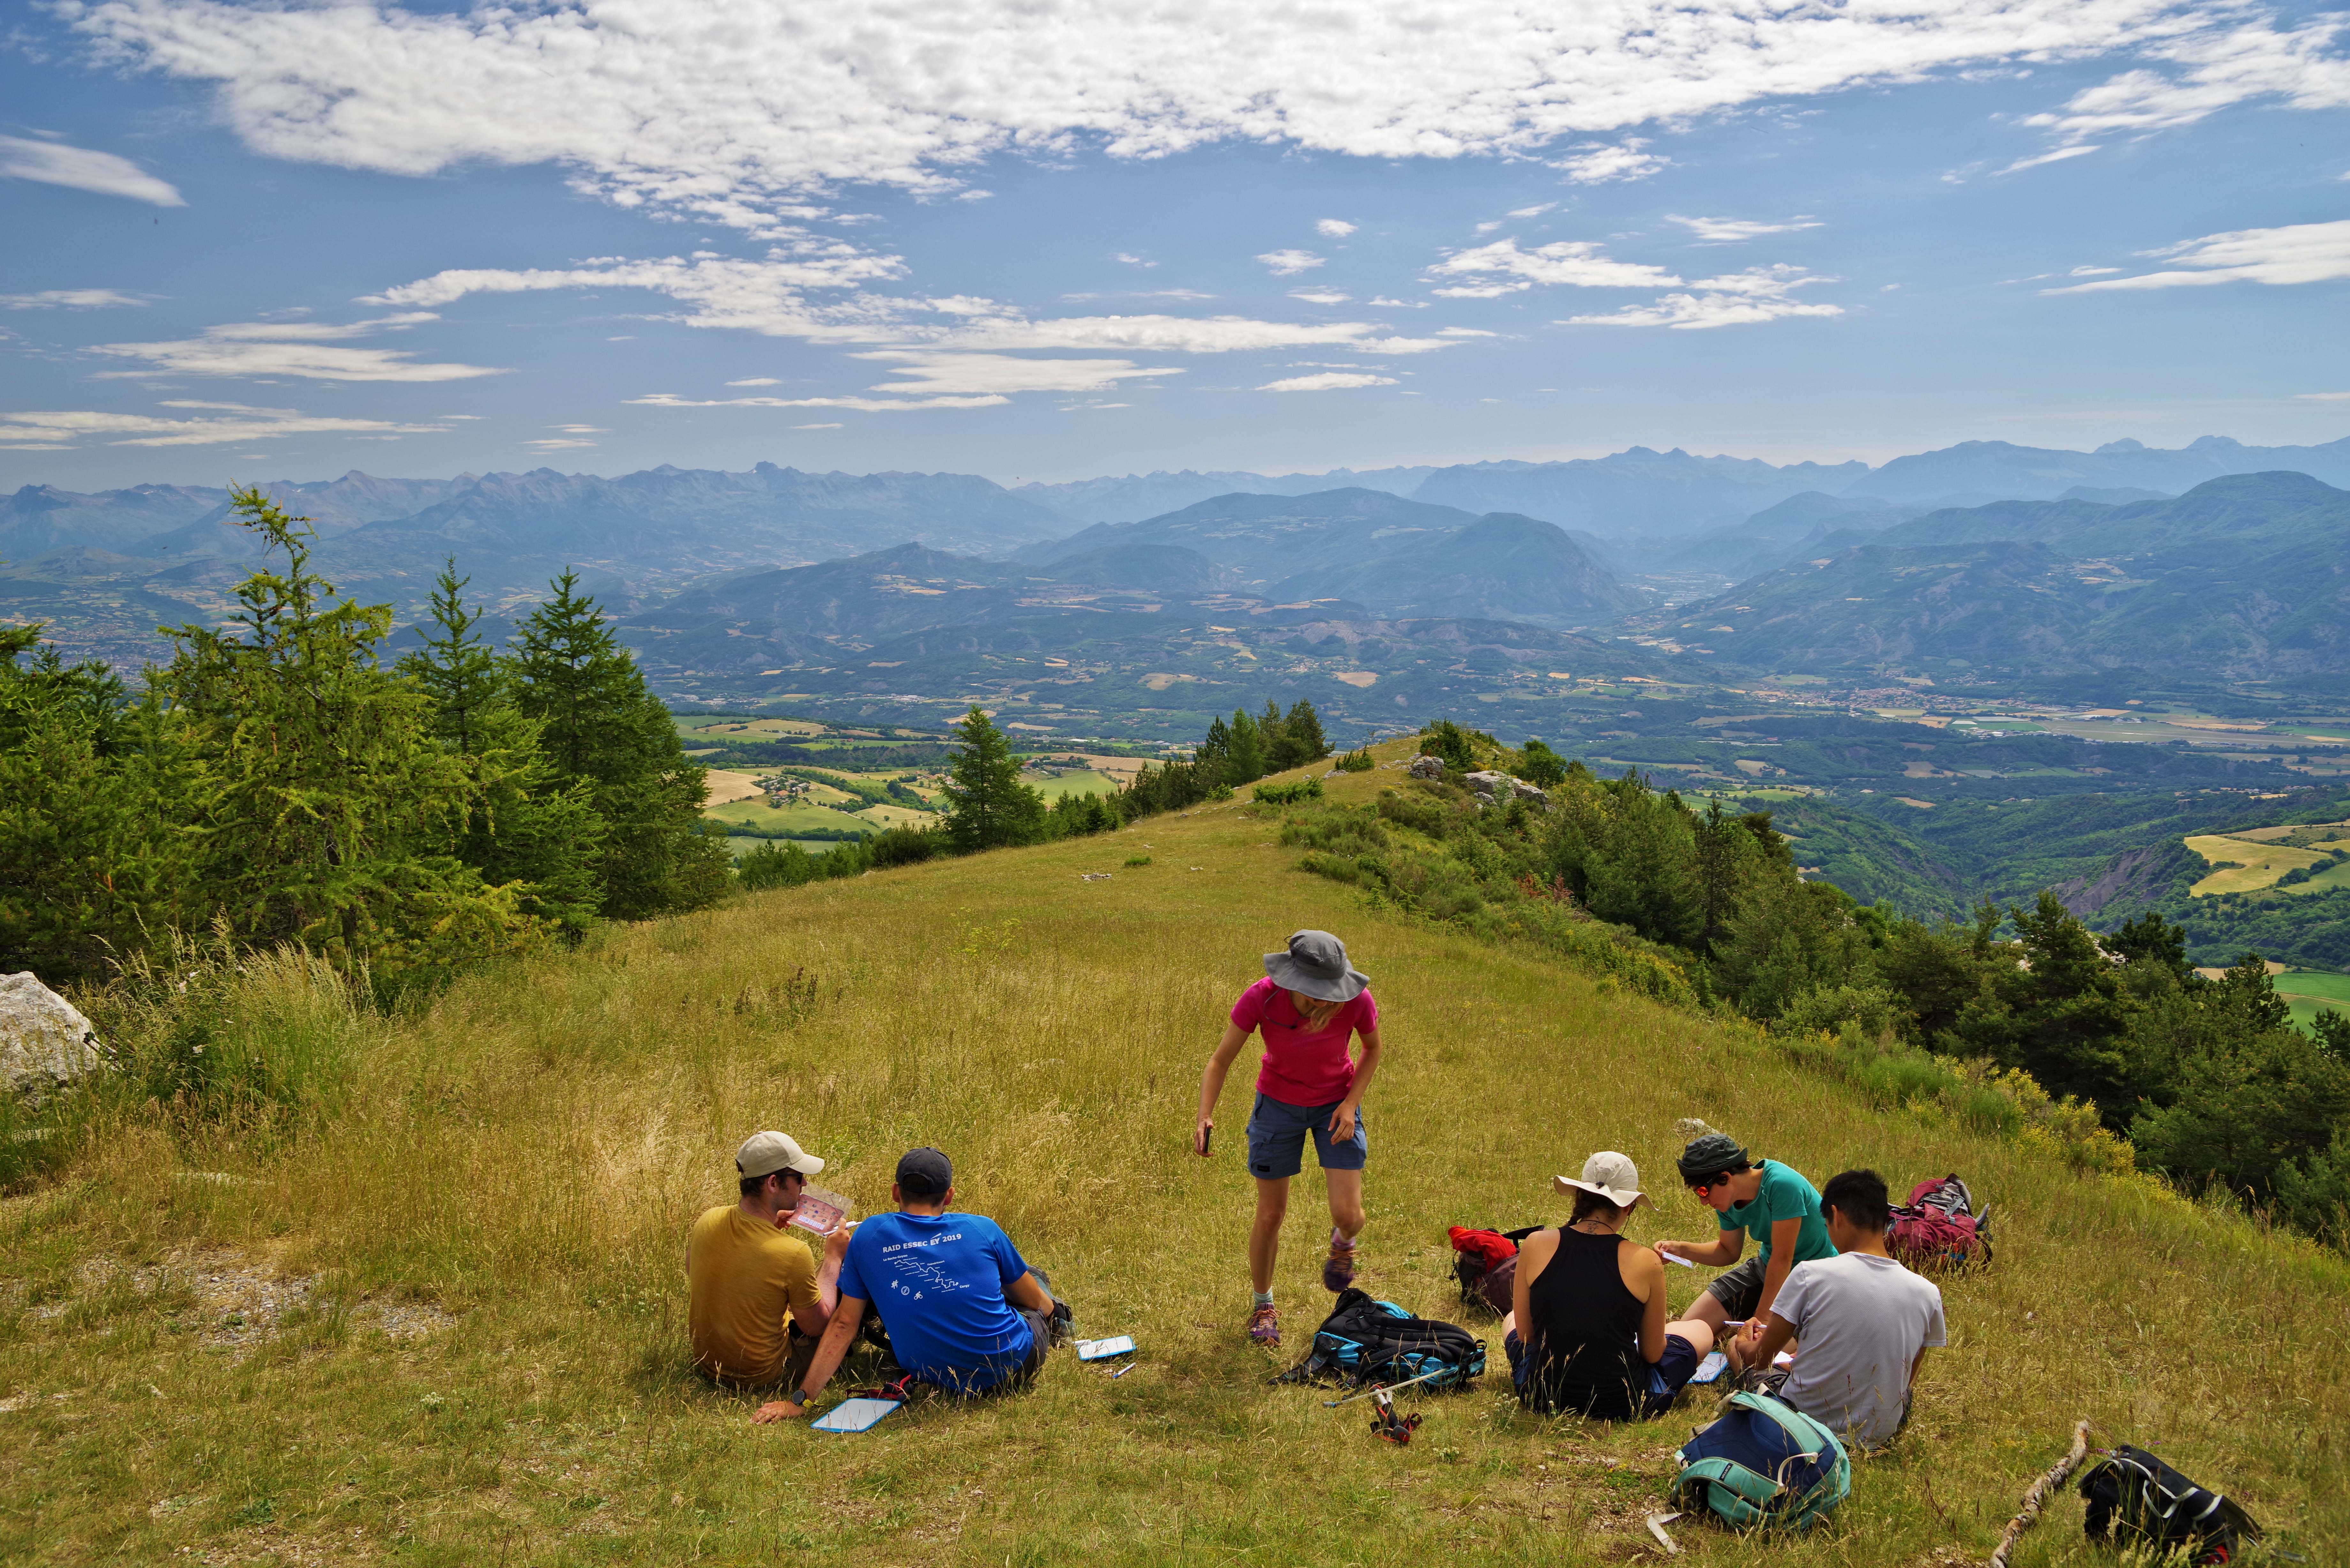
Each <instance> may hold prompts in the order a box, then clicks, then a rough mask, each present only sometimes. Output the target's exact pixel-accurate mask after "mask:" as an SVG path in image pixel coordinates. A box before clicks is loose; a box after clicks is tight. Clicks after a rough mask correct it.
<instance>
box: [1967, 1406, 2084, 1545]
mask: <svg viewBox="0 0 2350 1568" xmlns="http://www.w3.org/2000/svg"><path fill="white" fill-rule="evenodd" d="M2088 1455H2089V1423H2088V1422H2086V1421H2083V1422H2080V1423H2079V1424H2077V1425H2076V1426H2074V1428H2073V1450H2072V1452H2070V1453H2068V1454H2066V1455H2065V1456H2064V1458H2063V1459H2059V1460H2057V1461H2056V1466H2055V1468H2054V1469H2052V1470H2050V1471H2049V1472H2048V1473H2047V1474H2046V1475H2044V1476H2042V1477H2041V1478H2040V1479H2039V1480H2036V1481H2033V1483H2032V1490H2030V1491H2027V1492H2025V1493H2024V1494H2023V1506H2022V1508H2021V1509H2019V1510H2017V1511H2016V1515H2015V1517H2014V1518H2013V1519H2011V1520H2009V1521H2007V1533H2006V1534H2005V1535H2002V1536H2001V1537H2000V1540H1999V1549H1998V1550H1997V1551H1995V1552H1992V1553H1991V1568H2007V1557H2008V1553H2009V1552H2013V1551H2014V1550H2015V1543H2016V1542H2018V1541H2019V1540H2021V1539H2022V1536H2023V1532H2025V1531H2027V1530H2029V1529H2031V1528H2032V1527H2033V1525H2034V1524H2036V1523H2038V1522H2039V1521H2040V1505H2041V1504H2042V1503H2044V1502H2046V1501H2048V1499H2049V1496H2050V1494H2051V1493H2053V1492H2054V1491H2055V1490H2056V1489H2057V1488H2059V1487H2061V1486H2063V1485H2064V1482H2065V1480H2066V1479H2067V1478H2069V1477H2070V1476H2071V1475H2072V1473H2073V1472H2074V1470H2075V1469H2079V1468H2080V1464H2081V1461H2082V1460H2083V1459H2086V1458H2088Z"/></svg>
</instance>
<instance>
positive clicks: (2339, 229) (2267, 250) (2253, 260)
mask: <svg viewBox="0 0 2350 1568" xmlns="http://www.w3.org/2000/svg"><path fill="white" fill-rule="evenodd" d="M2139 254H2141V255H2145V256H2148V257H2153V258H2158V259H2161V260H2166V261H2168V262H2169V263H2171V264H2172V265H2170V266H2169V267H2168V268H2167V269H2165V270H2163V271H2160V272H2145V273H2138V274H2136V275H2132V276H2128V277H2107V278H2100V279H2098V280H2097V281H2096V282H2095V283H2076V284H2073V285H2071V286H2067V287H2064V288H2046V289H2043V290H2041V292H2042V293H2043V294H2098V293H2103V292H2106V291H2107V290H2111V289H2145V288H2194V287H2199V286H2203V285H2206V284H2215V283H2265V284H2278V285H2282V284H2295V283H2331V282H2334V281H2335V280H2336V279H2340V278H2345V277H2350V220H2344V221H2337V222H2334V223H2292V224H2288V225H2286V226H2284V227H2282V228H2275V229H2234V230H2230V232H2228V233H2226V234H2205V235H2204V236H2203V237H2202V238H2200V239H2194V240H2181V241H2180V242H2178V244H2175V245H2164V246H2162V247H2161V248H2160V249H2158V250H2151V251H2142V252H2140V253H2139Z"/></svg>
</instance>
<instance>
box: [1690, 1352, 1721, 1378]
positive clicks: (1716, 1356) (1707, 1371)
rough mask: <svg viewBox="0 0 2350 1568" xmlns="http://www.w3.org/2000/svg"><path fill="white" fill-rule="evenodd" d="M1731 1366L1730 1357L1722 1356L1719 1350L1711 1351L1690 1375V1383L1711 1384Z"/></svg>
mask: <svg viewBox="0 0 2350 1568" xmlns="http://www.w3.org/2000/svg"><path fill="white" fill-rule="evenodd" d="M1729 1366H1730V1357H1728V1356H1727V1355H1722V1354H1721V1352H1720V1351H1718V1350H1714V1351H1709V1352H1707V1353H1706V1357H1705V1359H1704V1360H1703V1361H1700V1362H1699V1363H1698V1364H1697V1370H1696V1371H1695V1372H1692V1373H1690V1382H1692V1383H1711V1382H1712V1381H1713V1380H1714V1379H1715V1378H1717V1377H1719V1376H1721V1375H1722V1373H1723V1372H1724V1371H1726V1370H1727V1369H1728V1368H1729Z"/></svg>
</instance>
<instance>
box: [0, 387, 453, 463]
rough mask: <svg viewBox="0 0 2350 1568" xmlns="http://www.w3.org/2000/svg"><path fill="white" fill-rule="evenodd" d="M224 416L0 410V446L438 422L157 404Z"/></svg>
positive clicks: (335, 431)
mask: <svg viewBox="0 0 2350 1568" xmlns="http://www.w3.org/2000/svg"><path fill="white" fill-rule="evenodd" d="M158 406H159V407H161V408H166V409H184V410H197V411H199V412H200V413H203V414H209V415H214V416H225V417H213V418H198V419H162V418H158V417H156V416H154V415H151V414H121V413H105V412H99V411H97V410H77V411H70V412H68V411H52V412H41V413H9V414H0V448H6V449H10V450H15V451H29V452H62V451H68V450H70V449H71V448H73V447H75V446H78V445H81V444H84V443H86V442H88V441H91V440H93V439H97V440H99V441H100V443H101V444H103V445H107V446H223V445H226V444H228V443H230V442H235V441H268V440H272V439H280V438H284V437H286V436H299V435H353V436H369V437H374V438H380V437H384V436H395V437H396V436H402V435H439V434H442V433H443V432H442V428H441V427H440V426H439V425H411V424H398V423H394V422H393V421H389V420H344V419H319V418H315V417H313V416H310V415H307V414H303V413H300V412H297V411H296V410H292V409H257V408H253V407H250V406H248V405H246V404H244V403H207V402H198V401H195V400H187V399H172V400H166V401H164V402H162V403H161V404H159V405H158Z"/></svg>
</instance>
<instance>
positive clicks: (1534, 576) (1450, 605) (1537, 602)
mask: <svg viewBox="0 0 2350 1568" xmlns="http://www.w3.org/2000/svg"><path fill="white" fill-rule="evenodd" d="M1268 593H1269V594H1270V597H1273V598H1274V599H1275V600H1278V601H1282V602H1294V601H1297V600H1318V599H1351V600H1353V601H1355V602H1356V603H1357V604H1361V605H1364V606H1366V607H1369V608H1370V609H1372V610H1374V611H1376V612H1377V613H1378V614H1380V615H1382V616H1386V617H1391V618H1393V617H1424V616H1459V617H1467V618H1476V619H1482V620H1532V621H1543V622H1546V623H1549V624H1552V625H1557V624H1560V623H1569V624H1577V625H1586V626H1587V625H1590V624H1592V623H1593V622H1596V621H1604V620H1614V619H1615V618H1617V617H1618V616H1621V615H1623V614H1625V613H1626V612H1627V611H1629V610H1633V609H1637V608H1638V607H1640V606H1641V605H1642V603H1644V602H1645V601H1644V598H1643V596H1642V595H1640V594H1638V593H1636V592H1634V591H1633V590H1632V589H1630V588H1627V587H1625V586H1624V585H1623V583H1622V582H1621V581H1619V580H1618V579H1617V576H1616V574H1615V573H1613V572H1611V571H1609V570H1608V569H1607V567H1606V566H1602V565H1600V564H1599V563H1598V562H1596V561H1595V560H1593V559H1592V558H1591V556H1590V555H1589V554H1588V553H1587V552H1586V551H1585V550H1584V549H1583V547H1582V546H1581V545H1577V544H1576V543H1575V541H1574V540H1572V539H1570V538H1568V537H1567V535H1566V533H1565V530H1564V529H1562V528H1560V527H1559V526H1558V525H1557V524H1554V523H1543V522H1538V521H1536V520H1535V519H1534V518H1532V517H1516V516H1512V515H1510V514H1507V513H1496V514H1492V515H1491V516H1487V517H1479V518H1476V519H1474V520H1473V521H1471V522H1468V523H1464V524H1461V526H1460V527H1457V528H1451V529H1446V530H1444V531H1443V532H1441V533H1429V534H1419V535H1412V536H1409V537H1407V538H1405V539H1403V540H1402V542H1400V543H1397V544H1393V545H1383V546H1382V547H1378V548H1377V549H1376V553H1374V554H1371V555H1369V556H1367V557H1366V558H1363V559H1358V560H1355V561H1351V562H1346V563H1342V564H1336V565H1330V566H1317V567H1314V568H1310V569H1308V570H1306V571H1304V572H1299V573H1297V574H1295V575H1294V576H1288V577H1284V578H1283V579H1282V580H1280V581H1279V582H1277V583H1275V584H1274V585H1273V587H1271V588H1270V589H1269V590H1268Z"/></svg>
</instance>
